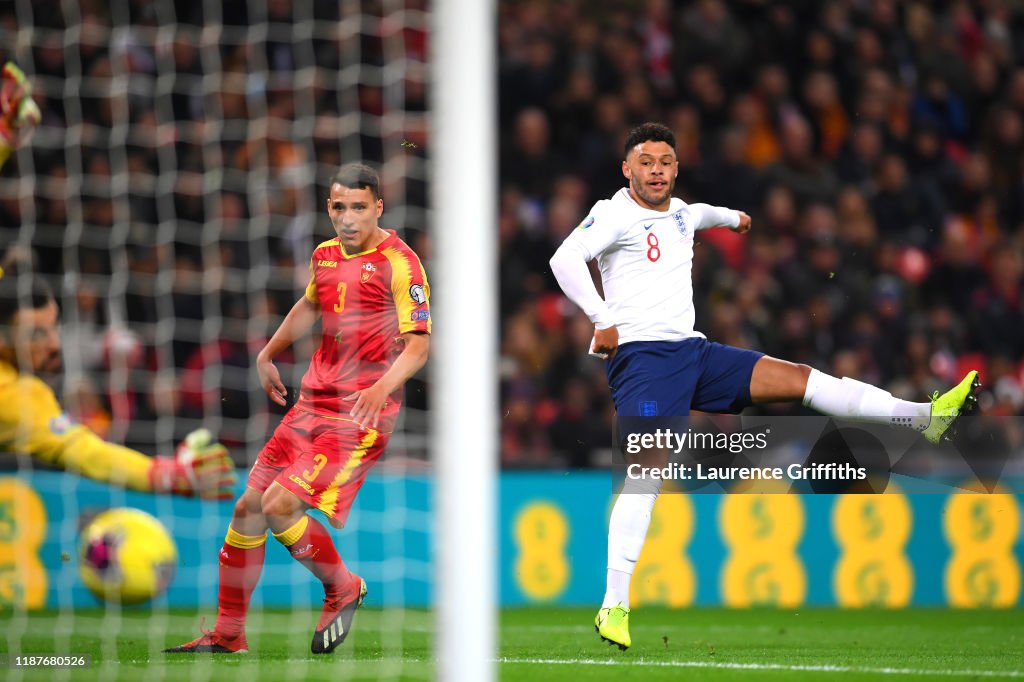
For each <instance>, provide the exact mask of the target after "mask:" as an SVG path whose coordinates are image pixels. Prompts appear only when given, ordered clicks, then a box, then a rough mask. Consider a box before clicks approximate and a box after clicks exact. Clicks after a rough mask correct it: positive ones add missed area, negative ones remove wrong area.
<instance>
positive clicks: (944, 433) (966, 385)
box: [924, 370, 981, 443]
mask: <svg viewBox="0 0 1024 682" xmlns="http://www.w3.org/2000/svg"><path fill="white" fill-rule="evenodd" d="M980 386H981V381H979V379H978V372H977V371H976V370H971V371H970V372H968V373H967V376H965V377H964V378H963V380H961V381H960V383H959V384H957V385H956V386H954V387H953V388H951V389H949V390H948V391H946V392H945V393H943V394H942V395H939V392H938V391H935V395H933V396H932V409H931V419H930V420H929V421H928V428H926V429H925V430H924V437H925V438H927V439H928V440H929V441H931V442H932V443H938V442H939V441H940V440H942V439H943V438H945V439H947V440H949V439H950V438H952V437H953V435H954V434H955V433H956V421H957V419H959V418H960V417H962V416H963V415H965V414H968V413H969V412H970V411H971V410H973V409H974V408H975V406H976V405H977V404H978V397H977V395H976V393H977V391H978V388H979V387H980Z"/></svg>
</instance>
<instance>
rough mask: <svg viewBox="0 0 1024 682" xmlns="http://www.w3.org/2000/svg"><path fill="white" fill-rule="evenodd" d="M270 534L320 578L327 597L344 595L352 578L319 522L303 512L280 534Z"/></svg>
mask: <svg viewBox="0 0 1024 682" xmlns="http://www.w3.org/2000/svg"><path fill="white" fill-rule="evenodd" d="M274 537H275V538H277V539H278V540H280V542H281V544H283V545H284V546H285V547H287V548H288V551H289V552H290V553H291V555H292V557H293V558H294V559H295V560H296V561H298V562H299V563H300V564H302V565H303V566H305V567H306V568H307V569H309V571H310V572H311V573H312V574H313V575H315V576H316V577H317V578H319V579H320V582H322V583H323V584H324V594H326V595H327V598H328V599H336V598H339V597H345V596H348V594H347V593H348V592H349V591H351V589H352V583H353V581H354V580H355V578H354V576H353V575H352V574H351V573H349V571H348V569H347V568H345V564H344V562H342V560H341V556H340V555H339V554H338V550H337V548H335V546H334V541H333V540H332V539H331V535H330V533H328V532H327V529H326V528H324V527H323V524H321V523H320V522H319V521H317V520H316V519H314V518H312V517H311V516H309V515H303V517H302V519H300V520H299V521H298V523H296V524H295V525H294V526H292V527H291V528H289V529H288V530H286V531H284V532H283V533H274ZM355 589H358V588H355Z"/></svg>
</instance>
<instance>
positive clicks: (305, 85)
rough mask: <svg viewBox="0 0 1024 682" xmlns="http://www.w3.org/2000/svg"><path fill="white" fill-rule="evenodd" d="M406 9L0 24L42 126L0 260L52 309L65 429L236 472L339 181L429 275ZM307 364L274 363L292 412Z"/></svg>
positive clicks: (144, 11)
mask: <svg viewBox="0 0 1024 682" xmlns="http://www.w3.org/2000/svg"><path fill="white" fill-rule="evenodd" d="M424 5H425V3H424V2H416V1H415V0H409V1H407V2H404V3H403V5H402V7H400V8H398V9H397V10H396V9H392V10H390V13H385V12H384V10H383V9H382V8H381V7H380V6H378V5H376V4H367V6H366V7H360V6H359V4H358V3H355V4H353V3H340V2H337V1H336V0H330V1H325V0H311V1H310V2H304V3H295V4H293V3H291V2H289V1H288V0H267V1H266V2H263V1H262V0H260V1H250V0H222V2H205V3H198V2H153V1H151V0H82V1H81V2H78V1H77V0H76V1H75V2H69V1H67V0H33V2H31V3H9V2H4V3H0V62H2V61H3V60H6V59H13V60H15V61H17V63H18V64H20V65H21V66H22V67H23V68H24V70H25V71H26V72H27V73H28V74H30V77H31V80H32V82H33V85H34V95H35V99H36V100H37V101H38V103H39V105H40V107H41V108H42V111H43V121H42V125H41V126H40V128H39V129H38V130H37V132H36V134H35V136H34V138H33V140H32V142H31V145H29V146H28V147H26V148H25V149H23V150H22V151H21V152H19V154H18V155H17V156H16V158H13V159H12V160H11V162H10V163H8V165H7V166H5V168H4V170H3V173H2V175H0V252H3V251H4V250H5V249H6V251H7V259H8V261H12V260H13V261H21V263H20V264H19V269H22V270H25V269H34V270H36V271H37V272H40V273H42V274H44V275H46V276H48V277H49V278H50V280H51V282H52V284H53V285H54V288H55V289H56V290H57V291H58V292H59V297H60V299H61V308H62V326H63V336H64V342H65V352H64V360H65V372H64V387H63V388H64V390H63V394H64V404H65V407H66V408H67V409H68V411H69V412H70V413H71V414H72V415H73V416H74V417H76V418H78V419H79V420H81V421H83V422H84V423H87V424H89V425H90V426H93V427H94V428H95V429H96V430H97V431H98V432H100V433H101V434H102V435H105V436H107V437H109V438H111V439H113V440H116V441H127V442H129V443H131V444H134V445H136V446H138V447H140V448H144V449H146V450H147V451H152V449H153V448H154V447H156V448H157V449H159V448H160V447H162V446H163V447H166V446H167V445H169V444H171V443H174V442H175V438H179V437H181V436H183V435H184V434H185V433H186V432H188V431H189V430H190V429H191V428H194V427H195V426H196V425H197V424H198V423H200V422H201V423H203V424H204V425H206V426H209V427H210V428H211V429H212V430H214V431H215V432H216V433H218V434H219V436H220V438H221V439H222V440H223V441H225V442H226V443H227V444H229V445H232V446H235V452H236V453H237V454H238V459H239V460H240V461H243V462H244V461H245V460H246V459H247V458H252V457H254V456H255V454H256V452H257V451H258V449H259V447H260V446H261V445H262V443H263V442H264V441H265V439H266V437H267V435H268V432H269V431H270V430H271V429H272V428H273V426H274V425H275V424H276V421H278V420H279V418H280V411H279V410H276V408H274V407H273V406H272V404H271V403H270V402H269V401H268V400H267V398H266V396H265V395H263V394H262V391H261V390H260V388H259V384H258V381H257V379H256V376H255V371H254V369H253V359H254V357H255V354H256V352H257V351H258V350H259V349H260V348H261V347H262V345H263V344H264V343H265V341H266V339H267V338H268V337H269V335H270V334H272V333H273V331H274V329H276V327H277V325H278V324H279V323H280V321H281V320H282V319H283V316H284V314H285V313H287V311H288V310H289V309H290V308H291V306H292V305H293V304H294V302H295V301H296V300H297V299H298V297H299V296H300V295H302V293H303V290H304V288H305V284H306V282H307V281H308V279H309V258H310V254H311V253H312V250H313V248H314V247H315V246H316V244H318V243H319V242H320V241H323V240H325V239H329V238H331V237H333V236H334V232H333V229H332V227H331V224H330V221H329V219H328V218H327V216H326V210H325V206H326V197H327V194H328V187H327V183H328V182H329V179H330V177H331V176H332V175H333V173H334V172H335V171H337V169H338V167H339V166H340V165H341V164H342V163H345V162H349V161H356V160H360V161H365V162H369V163H371V164H373V165H375V166H376V167H377V168H379V169H381V175H382V188H381V189H382V195H383V197H384V199H385V202H386V212H385V215H384V217H383V219H382V224H383V225H384V226H385V227H393V228H397V229H398V230H399V232H400V233H401V235H402V236H403V237H404V238H405V239H406V241H408V242H409V243H410V244H411V245H412V246H413V248H414V249H416V250H417V251H418V252H419V253H421V254H422V255H423V257H424V258H425V259H427V260H428V267H429V245H428V244H427V243H426V241H425V236H424V234H425V233H424V232H423V230H424V228H425V215H424V213H425V202H426V189H425V186H426V184H425V176H426V173H425V156H424V148H425V145H424V142H425V131H426V124H427V122H426V118H425V113H424V112H425V109H426V102H425V75H426V68H425V63H426V58H427V55H426V45H427V42H426V35H427V34H426V30H427V29H426V27H427V23H428V16H427V15H426V13H425V12H424V10H423V8H424ZM398 64H400V65H401V68H397V65H398ZM311 352H312V342H303V343H301V344H298V346H297V347H296V348H295V350H294V353H291V354H285V355H283V356H281V358H280V360H281V362H280V363H279V364H283V365H284V371H283V376H284V377H285V381H286V383H287V385H288V386H289V387H290V388H291V389H292V390H293V396H292V398H293V399H294V397H296V396H297V388H298V385H299V380H300V378H301V374H302V372H303V371H304V369H305V367H306V361H307V360H308V357H309V355H310V354H311ZM408 393H409V397H408V399H407V404H408V405H409V406H410V407H411V408H413V409H414V410H415V409H416V408H420V409H423V408H424V407H425V392H424V386H423V382H422V381H416V380H414V381H413V382H412V383H411V385H410V390H409V391H408ZM424 421H425V420H424V419H423V418H419V420H418V422H420V423H422V422H424ZM417 428H418V430H419V431H420V432H422V431H423V427H422V425H420V426H418V427H417ZM422 440H423V439H422V438H420V439H419V441H417V442H416V443H415V444H414V449H415V450H416V451H415V452H414V453H411V454H413V455H416V456H420V457H422V456H425V451H424V448H423V445H422ZM399 442H400V443H401V442H402V441H399ZM391 451H392V453H397V454H402V452H401V451H402V448H401V445H400V444H399V445H398V446H397V447H392V448H391Z"/></svg>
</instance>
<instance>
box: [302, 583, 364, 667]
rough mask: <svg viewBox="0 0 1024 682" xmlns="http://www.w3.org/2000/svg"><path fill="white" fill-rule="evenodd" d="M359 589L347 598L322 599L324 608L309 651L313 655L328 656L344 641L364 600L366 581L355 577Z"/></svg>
mask: <svg viewBox="0 0 1024 682" xmlns="http://www.w3.org/2000/svg"><path fill="white" fill-rule="evenodd" d="M356 579H357V580H358V581H359V589H358V590H356V591H355V592H354V593H353V594H351V595H349V596H347V597H337V598H333V599H330V598H326V597H325V598H324V608H323V611H321V612H320V621H319V622H318V623H317V624H316V632H314V633H313V642H312V643H311V644H310V647H309V648H310V651H312V652H313V653H314V654H329V653H331V652H332V651H334V649H335V648H337V646H338V645H339V644H341V643H342V642H344V641H345V638H346V637H348V633H349V631H350V630H351V629H352V619H353V617H354V616H355V614H356V609H358V608H359V607H360V606H362V605H363V599H365V598H366V581H365V580H363V579H362V578H359V577H358V576H356Z"/></svg>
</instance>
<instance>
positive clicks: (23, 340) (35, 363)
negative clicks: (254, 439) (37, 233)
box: [0, 273, 235, 500]
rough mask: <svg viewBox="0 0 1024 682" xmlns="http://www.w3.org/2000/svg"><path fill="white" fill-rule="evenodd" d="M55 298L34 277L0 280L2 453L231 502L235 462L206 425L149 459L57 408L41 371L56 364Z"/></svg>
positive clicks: (14, 276) (156, 490)
mask: <svg viewBox="0 0 1024 682" xmlns="http://www.w3.org/2000/svg"><path fill="white" fill-rule="evenodd" d="M57 318H58V315H57V302H56V300H54V297H53V292H52V291H51V290H50V287H49V286H47V284H46V283H45V282H44V281H43V280H41V279H39V278H37V277H35V276H34V275H17V274H14V273H11V274H9V275H8V276H7V277H3V278H0V453H11V454H15V455H28V456H31V457H33V458H35V459H37V460H39V461H41V462H45V463H46V464H49V465H51V466H57V467H60V468H62V469H66V470H68V471H71V472H74V473H77V474H81V475H82V476H86V477H88V478H92V479H95V480H98V481H104V482H108V483H114V484H115V485H122V486H124V487H126V488H131V489H133V490H142V491H147V492H153V493H170V494H177V495H186V496H191V495H198V496H200V497H203V498H207V499H221V500H223V499H230V497H231V495H232V492H233V490H234V484H235V473H234V465H233V464H232V462H231V459H230V458H229V457H228V453H227V450H226V449H225V448H224V446H223V445H220V444H219V443H214V442H212V439H211V437H210V433H209V432H208V431H206V429H199V430H198V431H194V432H193V433H192V434H190V435H189V436H188V438H186V439H185V442H184V443H182V445H181V446H179V447H178V450H177V452H176V453H175V456H174V457H149V456H147V455H144V454H142V453H141V452H137V451H135V450H132V449H131V448H126V447H124V446H121V445H117V444H115V443H108V442H106V441H105V440H103V439H102V438H100V437H99V436H97V435H96V434H95V433H93V432H92V431H90V430H89V429H88V427H86V426H83V425H81V424H76V423H74V422H73V421H71V419H69V418H68V416H67V415H66V414H64V412H63V411H62V410H61V408H60V405H59V403H58V402H57V397H56V396H55V395H54V394H53V390H52V389H51V388H50V387H49V386H48V385H47V384H46V383H45V382H44V381H43V380H42V379H41V378H39V376H38V375H39V374H47V373H52V372H56V371H57V370H59V369H60V365H61V360H60V348H61V346H60V334H59V333H58V329H57Z"/></svg>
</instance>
